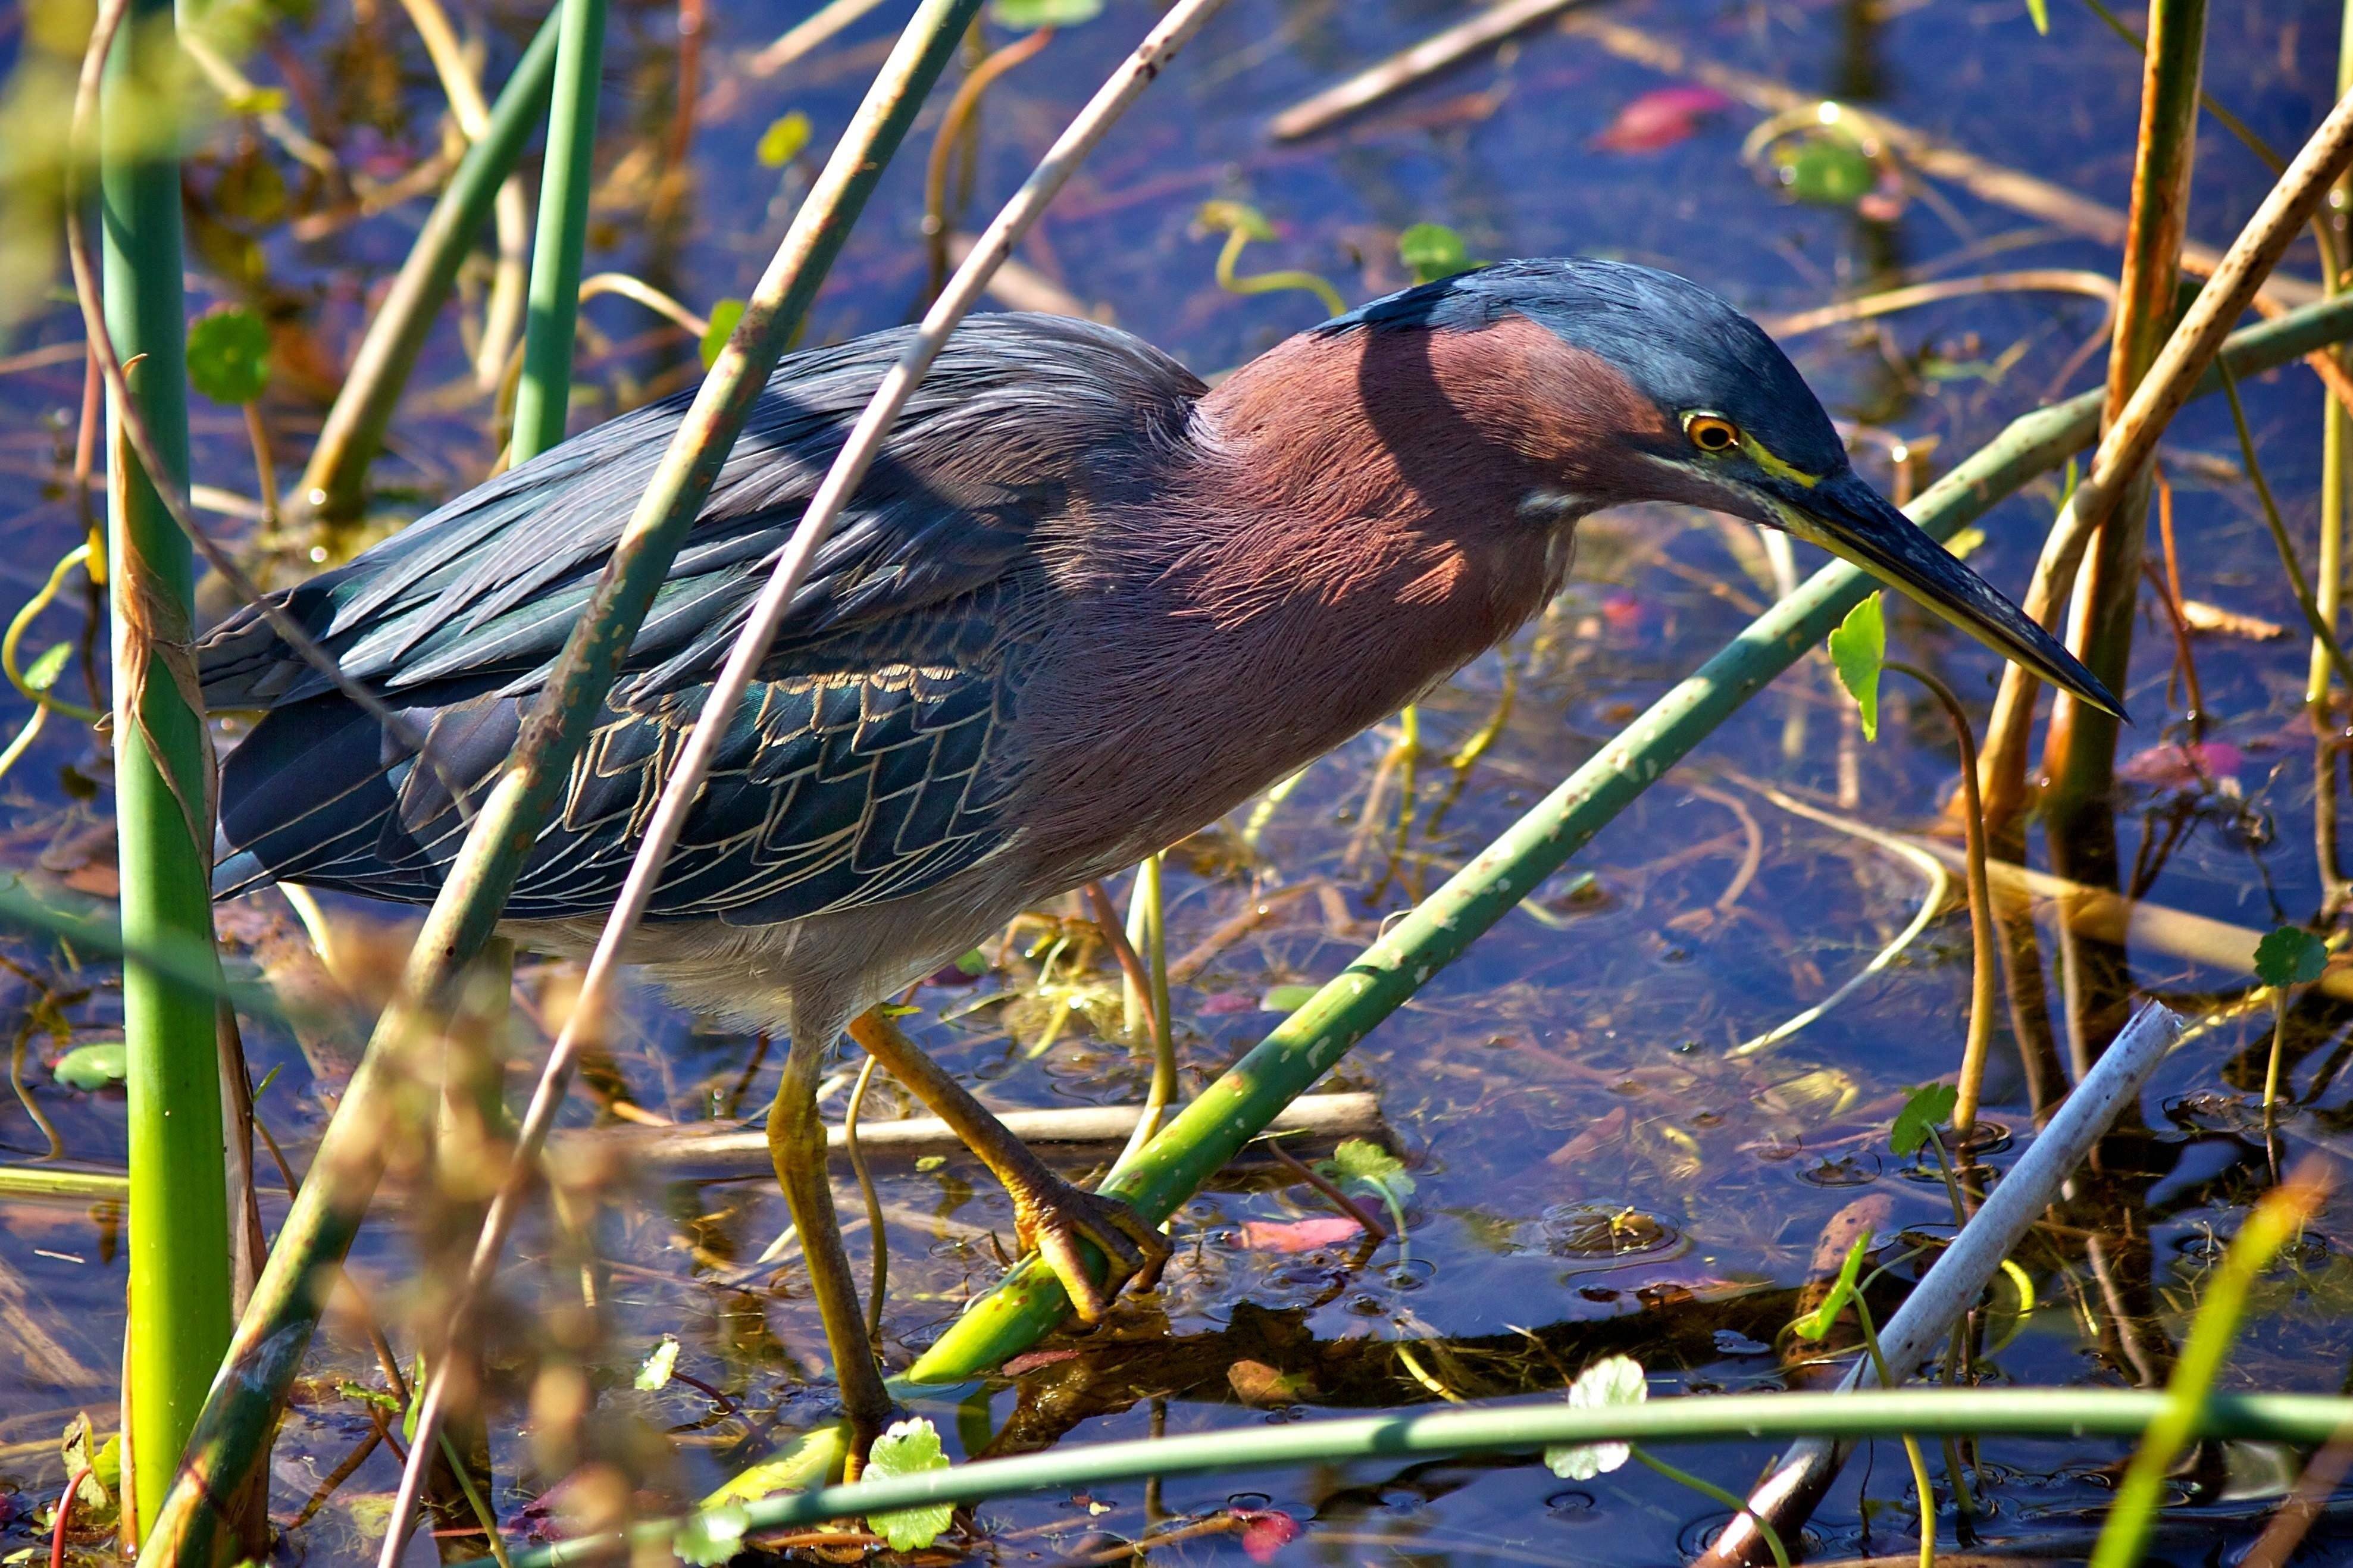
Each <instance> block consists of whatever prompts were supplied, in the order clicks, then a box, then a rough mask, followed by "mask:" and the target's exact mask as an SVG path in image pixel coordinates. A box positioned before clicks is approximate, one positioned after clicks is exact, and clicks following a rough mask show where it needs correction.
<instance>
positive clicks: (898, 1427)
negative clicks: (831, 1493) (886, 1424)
mask: <svg viewBox="0 0 2353 1568" xmlns="http://www.w3.org/2000/svg"><path fill="white" fill-rule="evenodd" d="M946 1468H948V1457H947V1455H946V1454H945V1453H944V1452H943V1451H942V1450H941V1448H940V1435H939V1433H938V1431H937V1430H936V1429H935V1428H934V1426H932V1424H931V1423H930V1422H928V1421H926V1420H924V1419H923V1417H922V1416H920V1415H919V1416H916V1417H915V1418H914V1419H913V1420H912V1421H901V1422H897V1423H895V1424H894V1425H892V1427H891V1429H890V1430H888V1431H886V1432H884V1433H883V1434H882V1436H880V1437H877V1438H875V1439H874V1447H873V1448H872V1450H871V1451H870V1452H869V1453H868V1455H867V1456H866V1469H865V1471H864V1474H865V1475H866V1476H869V1477H874V1478H878V1479H879V1478H881V1477H885V1476H920V1475H923V1474H926V1473H928V1472H930V1471H932V1470H944V1469H946ZM954 1518H955V1509H954V1508H952V1507H950V1506H949V1505H948V1504H946V1503H934V1504H930V1505H928V1506H925V1507H923V1508H902V1509H893V1510H889V1511H888V1512H884V1513H875V1514H869V1515H867V1517H866V1522H867V1523H868V1524H870V1525H871V1526H873V1527H874V1531H875V1532H876V1533H877V1534H879V1535H881V1537H882V1539H883V1540H885V1541H887V1542H890V1543H891V1550H892V1551H893V1552H920V1551H922V1550H923V1548H924V1547H926V1546H929V1545H930V1544H931V1543H932V1542H934V1541H937V1540H938V1539H939V1537H940V1532H941V1531H944V1530H945V1529H946V1528H947V1527H948V1521H950V1520H952V1519H954Z"/></svg>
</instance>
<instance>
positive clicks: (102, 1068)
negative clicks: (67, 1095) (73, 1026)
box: [50, 1040, 131, 1091]
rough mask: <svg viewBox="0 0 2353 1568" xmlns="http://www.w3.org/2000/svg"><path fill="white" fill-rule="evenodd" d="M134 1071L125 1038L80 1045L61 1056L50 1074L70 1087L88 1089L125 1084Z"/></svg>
mask: <svg viewBox="0 0 2353 1568" xmlns="http://www.w3.org/2000/svg"><path fill="white" fill-rule="evenodd" d="M130 1070H131V1063H130V1059H129V1058H128V1057H127V1056H126V1054H125V1049H124V1047H123V1043H122V1042H121V1040H95V1041H92V1042H91V1043H90V1044H89V1045H87V1046H76V1047H74V1048H73V1049H72V1050H69V1051H68V1052H67V1053H66V1054H65V1055H64V1056H61V1057H59V1058H58V1065H57V1066H56V1067H55V1068H51V1069H50V1076H51V1077H53V1078H55V1079H57V1080H58V1082H59V1083H61V1084H63V1085H65V1086H66V1087H67V1088H68V1089H83V1090H85V1091H87V1090H90V1089H104V1088H106V1087H107V1086H108V1085H109V1084H117V1083H121V1081H122V1079H123V1077H124V1075H125V1074H127V1073H128V1072H129V1071H130Z"/></svg>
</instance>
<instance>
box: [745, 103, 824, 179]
mask: <svg viewBox="0 0 2353 1568" xmlns="http://www.w3.org/2000/svg"><path fill="white" fill-rule="evenodd" d="M813 134H815V128H814V127H812V126H811V125H810V124H809V117H808V116H807V115H806V114H804V113H802V112H801V111H800V110H797V109H796V110H793V111H792V112H791V113H790V114H786V115H780V116H779V117H777V118H776V119H775V120H772V121H769V122H768V128H767V129H766V130H765V131H763V132H760V141H759V144H758V145H757V146H756V147H754V149H753V154H754V156H755V157H757V158H758V159H759V160H760V162H761V163H764V164H765V165H766V166H767V167H769V168H771V169H781V168H783V167H784V166H785V165H786V164H787V163H791V162H792V161H793V160H794V159H796V158H797V157H799V156H800V155H801V150H802V149H803V148H805V147H807V145H808V144H809V138H810V136H812V135H813Z"/></svg>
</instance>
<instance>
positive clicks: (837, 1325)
mask: <svg viewBox="0 0 2353 1568" xmlns="http://www.w3.org/2000/svg"><path fill="white" fill-rule="evenodd" d="M831 1043H832V1036H831V1034H830V1033H829V1032H828V1033H827V1034H825V1035H823V1036H820V1037H814V1038H809V1039H803V1038H802V1037H801V1036H800V1034H799V1033H798V1031H796V1032H795V1035H794V1037H793V1043H792V1048H791V1049H790V1051H789V1052H788V1053H787V1054H786V1058H785V1073H784V1078H783V1080H782V1081H780V1082H779V1083H778V1084H777V1085H776V1103H775V1104H774V1105H773V1106H771V1107H769V1110H768V1158H769V1159H770V1160H771V1161H773V1162H775V1163H776V1183H777V1184H778V1185H779V1186H781V1187H783V1188H784V1190H785V1204H786V1207H788V1208H790V1209H791V1210H792V1214H793V1224H794V1225H795V1226H797V1227H799V1230H800V1233H801V1255H802V1256H803V1257H804V1258H807V1260H808V1275H809V1286H810V1288H811V1289H813V1290H814V1291H815V1292H816V1294H817V1310H818V1317H819V1318H820V1319H822V1320H823V1321H824V1323H825V1342H826V1348H827V1349H828V1350H829V1351H830V1352H832V1353H833V1375H834V1381H835V1383H836V1384H839V1387H840V1389H841V1405H842V1410H843V1413H844V1414H846V1415H848V1416H849V1424H850V1426H851V1429H852V1431H853V1433H854V1434H855V1436H856V1439H857V1440H856V1442H855V1444H854V1445H853V1451H855V1452H857V1453H861V1454H862V1453H864V1452H865V1450H866V1446H867V1444H869V1443H871V1441H873V1439H874V1438H875V1437H876V1436H878V1435H879V1434H880V1433H881V1430H882V1427H883V1426H884V1424H885V1423H887V1422H888V1421H889V1420H890V1418H891V1395H890V1394H888V1393H887V1392H886V1391H885V1390H884V1389H883V1387H882V1373H881V1371H880V1370H879V1369H878V1368H877V1367H876V1366H875V1364H874V1347H873V1345H872V1343H871V1342H870V1341H869V1340H868V1339H867V1337H866V1322H865V1318H864V1314H863V1312H862V1311H861V1310H860V1307H859V1304H858V1282H857V1281H856V1280H855V1279H851V1278H850V1273H849V1254H848V1253H847V1252H845V1251H844V1250H843V1249H842V1246H841V1226H839V1224H837V1223H836V1222H835V1220H834V1217H833V1187H832V1184H830V1183H829V1182H828V1180H827V1179H826V1166H825V1123H824V1122H822V1121H819V1120H818V1114H817V1080H818V1068H819V1067H820V1066H822V1065H823V1062H824V1059H825V1047H827V1046H828V1045H830V1044H831Z"/></svg>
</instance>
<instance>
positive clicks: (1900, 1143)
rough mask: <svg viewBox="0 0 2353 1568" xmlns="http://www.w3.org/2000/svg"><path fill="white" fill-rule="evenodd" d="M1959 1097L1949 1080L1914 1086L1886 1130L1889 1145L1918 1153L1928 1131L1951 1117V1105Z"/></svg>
mask: <svg viewBox="0 0 2353 1568" xmlns="http://www.w3.org/2000/svg"><path fill="white" fill-rule="evenodd" d="M1960 1099H1961V1091H1960V1090H1959V1089H1956V1088H1954V1087H1953V1086H1952V1085H1951V1084H1949V1083H1929V1084H1923V1085H1921V1086H1920V1087H1919V1088H1918V1089H1914V1090H1913V1091H1912V1098H1911V1099H1909V1100H1905V1102H1904V1109H1903V1110H1899V1111H1897V1112H1896V1113H1895V1121H1894V1125H1893V1126H1891V1127H1890V1128H1888V1130H1887V1143H1888V1146H1889V1147H1890V1148H1892V1149H1894V1151H1895V1152H1897V1153H1898V1154H1903V1155H1906V1156H1909V1155H1912V1154H1916V1153H1918V1152H1920V1148H1921V1146H1922V1145H1923V1144H1925V1143H1926V1142H1928V1134H1929V1133H1931V1132H1933V1131H1936V1129H1937V1128H1939V1127H1942V1126H1943V1125H1944V1124H1945V1123H1946V1122H1947V1121H1951V1120H1952V1119H1953V1107H1954V1106H1956V1105H1957V1104H1959V1103H1960Z"/></svg>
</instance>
